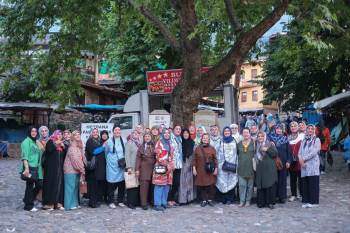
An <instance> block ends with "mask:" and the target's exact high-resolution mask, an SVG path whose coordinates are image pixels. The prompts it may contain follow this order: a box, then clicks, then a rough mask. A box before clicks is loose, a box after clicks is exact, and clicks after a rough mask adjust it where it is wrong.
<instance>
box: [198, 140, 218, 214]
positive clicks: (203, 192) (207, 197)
mask: <svg viewBox="0 0 350 233" xmlns="http://www.w3.org/2000/svg"><path fill="white" fill-rule="evenodd" d="M207 162H210V163H213V164H214V171H213V172H210V171H206V163H207ZM192 165H193V175H194V176H195V177H196V178H195V185H196V186H197V187H198V190H199V194H200V197H201V206H202V207H205V206H206V205H210V206H213V203H212V200H213V198H214V195H215V183H216V176H217V174H218V163H217V159H216V151H215V148H214V147H212V146H211V145H210V138H209V135H208V134H207V133H205V134H203V135H202V139H201V144H200V145H199V146H197V147H196V149H195V151H194V158H193V162H192Z"/></svg>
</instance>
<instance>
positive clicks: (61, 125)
mask: <svg viewBox="0 0 350 233" xmlns="http://www.w3.org/2000/svg"><path fill="white" fill-rule="evenodd" d="M92 120H93V115H92V114H90V113H82V112H79V111H77V110H72V111H69V112H64V113H55V112H53V113H52V114H51V116H50V129H51V130H53V129H61V130H64V129H70V130H75V129H80V124H81V123H88V122H92Z"/></svg>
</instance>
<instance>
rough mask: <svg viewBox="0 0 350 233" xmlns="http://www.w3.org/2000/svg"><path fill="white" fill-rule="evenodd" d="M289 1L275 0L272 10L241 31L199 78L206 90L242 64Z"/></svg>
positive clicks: (279, 16)
mask: <svg viewBox="0 0 350 233" xmlns="http://www.w3.org/2000/svg"><path fill="white" fill-rule="evenodd" d="M290 2H291V0H277V1H276V4H275V6H274V10H273V11H272V12H271V13H270V14H268V15H267V16H265V17H264V18H263V19H262V20H261V21H260V22H259V23H258V24H257V25H256V26H255V27H253V28H252V29H250V30H249V31H247V32H244V33H241V34H240V35H239V37H238V38H237V41H236V43H235V44H234V45H233V47H232V48H231V49H230V51H229V52H228V53H227V54H226V56H225V57H224V58H223V59H222V60H221V61H220V62H219V63H217V64H216V65H215V66H213V67H212V68H211V69H210V70H209V71H208V72H207V73H205V74H202V77H201V80H203V82H204V83H207V84H208V85H209V86H207V88H206V89H207V90H208V91H207V92H209V91H210V90H212V89H214V88H215V87H217V86H218V85H220V84H222V83H224V82H225V81H227V80H229V79H230V78H231V76H232V75H233V74H234V73H235V70H236V68H237V67H239V64H242V63H243V61H244V60H245V59H246V56H247V54H248V52H249V51H250V49H251V48H252V47H253V46H254V45H255V44H256V42H257V40H258V39H259V38H260V37H261V36H262V35H264V34H265V32H267V31H268V30H269V29H270V28H271V27H272V26H273V25H274V24H275V23H276V22H278V20H279V19H280V18H281V17H282V15H283V14H284V13H285V12H286V10H287V8H288V5H289V4H290ZM205 94H207V93H205Z"/></svg>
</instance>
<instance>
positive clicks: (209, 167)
mask: <svg viewBox="0 0 350 233" xmlns="http://www.w3.org/2000/svg"><path fill="white" fill-rule="evenodd" d="M199 149H200V150H201V153H202V156H204V157H205V160H206V162H205V164H204V169H205V171H206V172H207V173H209V174H212V173H214V171H215V163H214V161H213V160H209V159H208V158H207V156H206V155H205V153H204V150H203V147H202V146H199Z"/></svg>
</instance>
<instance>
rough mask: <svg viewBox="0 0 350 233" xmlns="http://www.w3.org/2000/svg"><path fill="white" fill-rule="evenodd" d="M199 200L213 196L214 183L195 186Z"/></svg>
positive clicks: (206, 199) (210, 198)
mask: <svg viewBox="0 0 350 233" xmlns="http://www.w3.org/2000/svg"><path fill="white" fill-rule="evenodd" d="M197 187H198V192H199V195H200V199H201V201H209V200H213V198H214V196H215V187H214V185H209V186H197Z"/></svg>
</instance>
